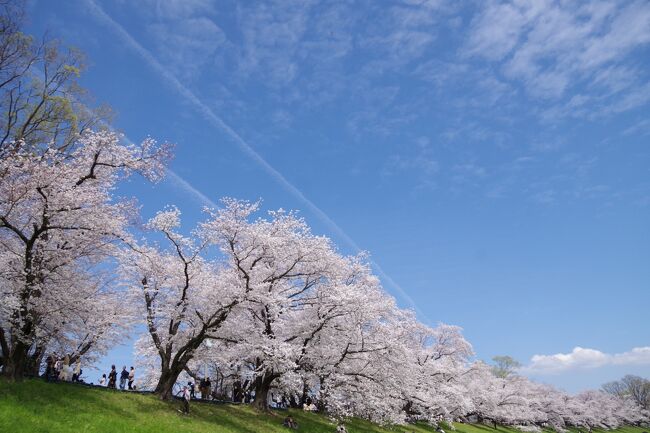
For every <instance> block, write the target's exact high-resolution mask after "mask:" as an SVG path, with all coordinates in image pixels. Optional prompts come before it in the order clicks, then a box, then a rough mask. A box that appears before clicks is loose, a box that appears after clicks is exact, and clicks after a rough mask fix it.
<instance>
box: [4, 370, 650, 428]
mask: <svg viewBox="0 0 650 433" xmlns="http://www.w3.org/2000/svg"><path fill="white" fill-rule="evenodd" d="M178 407H179V404H178V403H163V402H160V401H158V400H157V399H156V398H155V397H153V396H150V395H139V394H132V393H128V392H120V391H112V390H106V389H89V388H85V387H80V386H75V385H69V384H46V383H44V382H42V381H36V380H30V381H26V382H24V383H21V384H11V383H6V382H4V381H0V432H12V433H22V432H25V433H27V432H29V433H37V432H47V433H57V432H60V433H73V432H74V433H81V432H89V433H90V432H93V433H95V432H111V433H120V432H135V433H145V432H147V433H148V432H151V433H154V432H155V433H186V432H187V433H189V432H192V433H202V432H210V433H226V432H228V433H273V432H284V433H287V432H289V431H290V430H288V429H286V428H284V427H282V426H281V424H282V419H283V418H284V416H285V413H286V412H280V413H279V414H278V415H277V416H273V415H269V414H260V413H257V412H255V411H254V410H253V409H251V408H250V407H248V406H235V405H212V404H201V403H194V404H192V415H190V416H183V415H181V414H179V413H178V412H177V410H176V409H177V408H178ZM291 413H292V415H293V416H294V418H295V419H296V421H297V422H298V424H299V426H300V428H299V429H298V431H300V432H309V433H326V432H328V433H329V432H333V431H334V430H335V426H334V424H332V423H331V422H330V421H329V420H328V419H327V418H325V417H323V416H321V415H318V414H312V413H304V412H302V411H291ZM347 426H348V431H349V432H350V433H388V432H391V433H395V432H400V433H404V432H409V433H410V432H416V433H431V432H433V429H431V428H430V427H425V426H406V427H395V428H393V429H383V428H380V427H378V426H376V425H374V424H371V423H368V422H365V421H362V420H350V421H349V422H348V423H347ZM456 429H457V430H456V431H457V432H458V433H515V432H516V431H515V430H512V429H507V428H503V427H499V429H498V430H494V429H492V428H489V427H486V426H480V425H466V424H457V425H456ZM641 432H642V429H635V428H626V429H621V430H620V431H619V432H618V433H641Z"/></svg>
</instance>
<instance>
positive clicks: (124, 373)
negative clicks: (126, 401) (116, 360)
mask: <svg viewBox="0 0 650 433" xmlns="http://www.w3.org/2000/svg"><path fill="white" fill-rule="evenodd" d="M127 380H129V372H128V371H126V365H124V366H122V372H121V373H120V389H121V390H122V391H124V389H125V388H126V381H127Z"/></svg>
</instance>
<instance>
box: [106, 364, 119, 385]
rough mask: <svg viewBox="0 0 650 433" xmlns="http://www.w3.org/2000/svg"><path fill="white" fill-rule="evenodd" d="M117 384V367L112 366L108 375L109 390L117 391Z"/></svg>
mask: <svg viewBox="0 0 650 433" xmlns="http://www.w3.org/2000/svg"><path fill="white" fill-rule="evenodd" d="M116 384H117V371H116V370H115V366H114V365H111V372H110V373H108V388H112V389H115V385H116Z"/></svg>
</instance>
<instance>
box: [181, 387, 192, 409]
mask: <svg viewBox="0 0 650 433" xmlns="http://www.w3.org/2000/svg"><path fill="white" fill-rule="evenodd" d="M191 398H192V396H191V394H190V388H189V387H188V386H184V387H183V389H182V390H181V401H182V402H183V409H182V410H181V411H179V412H181V413H184V414H185V415H189V414H190V399H191Z"/></svg>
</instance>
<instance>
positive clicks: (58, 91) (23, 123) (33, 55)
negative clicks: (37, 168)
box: [0, 0, 110, 158]
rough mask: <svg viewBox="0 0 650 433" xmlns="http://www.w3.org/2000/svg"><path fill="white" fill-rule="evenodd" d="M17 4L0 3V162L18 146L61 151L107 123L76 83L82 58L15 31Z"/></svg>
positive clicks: (20, 15)
mask: <svg viewBox="0 0 650 433" xmlns="http://www.w3.org/2000/svg"><path fill="white" fill-rule="evenodd" d="M24 17H25V7H24V2H23V1H15V0H9V1H6V0H5V1H2V0H0V158H5V157H8V156H10V155H11V154H12V152H13V151H15V149H16V148H17V147H16V143H17V142H18V141H19V140H22V141H24V142H25V143H26V144H28V145H29V146H30V147H31V148H33V149H34V150H35V151H43V150H45V149H48V148H49V149H51V148H54V149H56V150H59V151H65V150H66V149H67V148H69V147H70V146H71V145H72V143H74V142H75V140H76V139H77V138H78V137H79V135H80V134H81V133H82V132H84V131H86V130H88V129H92V128H96V127H99V126H101V125H102V124H103V122H105V121H107V120H108V119H109V118H110V110H109V109H108V108H106V107H100V108H98V109H90V108H89V105H88V100H89V97H88V94H87V92H86V91H85V89H83V88H82V87H80V86H79V84H78V78H79V76H80V74H81V72H82V71H83V70H84V69H85V58H84V55H83V54H82V53H81V52H80V51H78V50H75V49H72V48H63V47H62V46H61V43H60V42H59V41H57V40H55V39H49V38H48V37H47V36H44V37H42V38H41V39H35V38H34V37H32V36H30V35H27V34H25V33H23V32H22V31H21V27H22V25H23V24H24Z"/></svg>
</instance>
